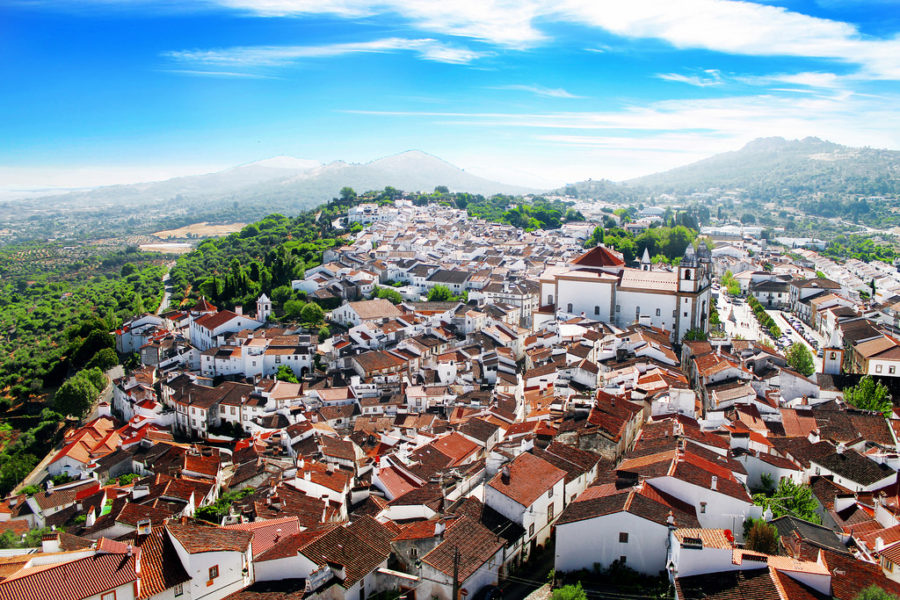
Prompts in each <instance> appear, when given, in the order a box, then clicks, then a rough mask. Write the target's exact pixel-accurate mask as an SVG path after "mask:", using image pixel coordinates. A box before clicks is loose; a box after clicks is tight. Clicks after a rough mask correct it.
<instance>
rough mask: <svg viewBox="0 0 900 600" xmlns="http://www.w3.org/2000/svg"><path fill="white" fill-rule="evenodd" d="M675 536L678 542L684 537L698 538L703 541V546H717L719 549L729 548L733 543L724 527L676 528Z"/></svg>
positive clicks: (731, 547)
mask: <svg viewBox="0 0 900 600" xmlns="http://www.w3.org/2000/svg"><path fill="white" fill-rule="evenodd" d="M675 538H676V539H677V540H678V541H679V542H682V543H683V542H684V541H685V539H688V540H690V539H698V540H700V541H701V542H702V543H703V547H704V548H718V549H720V550H731V549H733V548H734V543H733V542H732V541H731V540H730V539H728V536H727V535H726V534H725V530H724V529H684V528H682V529H676V530H675Z"/></svg>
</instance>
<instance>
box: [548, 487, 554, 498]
mask: <svg viewBox="0 0 900 600" xmlns="http://www.w3.org/2000/svg"><path fill="white" fill-rule="evenodd" d="M547 497H548V498H552V497H553V487H551V488H550V489H549V490H547Z"/></svg>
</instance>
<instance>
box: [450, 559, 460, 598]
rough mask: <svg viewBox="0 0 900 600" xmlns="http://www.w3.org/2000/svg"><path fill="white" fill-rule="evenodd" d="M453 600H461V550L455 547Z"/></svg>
mask: <svg viewBox="0 0 900 600" xmlns="http://www.w3.org/2000/svg"><path fill="white" fill-rule="evenodd" d="M451 599H452V600H459V548H457V547H456V546H454V547H453V596H451Z"/></svg>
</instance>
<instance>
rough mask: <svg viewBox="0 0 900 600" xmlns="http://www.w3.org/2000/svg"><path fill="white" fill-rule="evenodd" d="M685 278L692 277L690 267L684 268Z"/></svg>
mask: <svg viewBox="0 0 900 600" xmlns="http://www.w3.org/2000/svg"><path fill="white" fill-rule="evenodd" d="M684 278H685V279H687V280H690V278H691V270H690V269H685V270H684Z"/></svg>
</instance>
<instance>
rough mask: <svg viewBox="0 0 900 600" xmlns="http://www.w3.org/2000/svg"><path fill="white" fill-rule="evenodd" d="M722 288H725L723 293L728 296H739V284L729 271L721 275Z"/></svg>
mask: <svg viewBox="0 0 900 600" xmlns="http://www.w3.org/2000/svg"><path fill="white" fill-rule="evenodd" d="M722 287H724V288H725V291H726V292H728V295H729V296H740V295H741V284H740V283H739V282H738V280H737V279H735V278H734V273H732V272H731V271H730V270H729V271H725V274H724V275H722Z"/></svg>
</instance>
